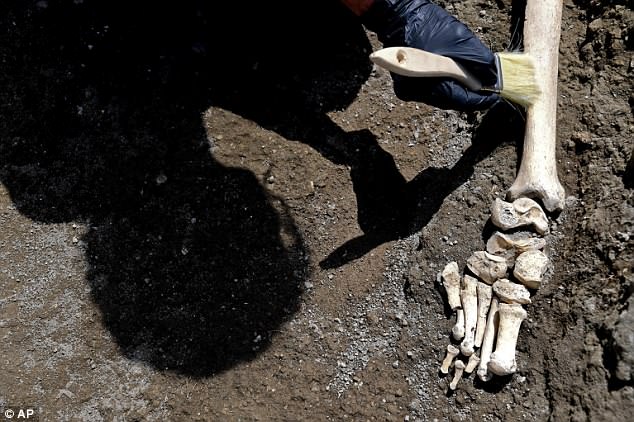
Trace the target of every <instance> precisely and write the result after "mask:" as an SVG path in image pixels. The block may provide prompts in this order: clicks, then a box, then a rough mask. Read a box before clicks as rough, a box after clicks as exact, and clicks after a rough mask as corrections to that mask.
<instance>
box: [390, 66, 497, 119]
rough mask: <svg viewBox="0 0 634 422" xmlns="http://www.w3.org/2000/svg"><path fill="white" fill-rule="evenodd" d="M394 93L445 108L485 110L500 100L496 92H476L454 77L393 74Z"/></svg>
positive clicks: (406, 99) (404, 97) (404, 98)
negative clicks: (419, 76) (417, 76)
mask: <svg viewBox="0 0 634 422" xmlns="http://www.w3.org/2000/svg"><path fill="white" fill-rule="evenodd" d="M392 81H393V83H394V93H395V94H396V96H397V97H398V98H399V99H400V100H403V101H418V102H422V103H425V104H428V105H431V106H434V107H438V108H442V109H445V110H457V111H475V110H485V109H488V108H489V107H491V106H492V105H493V104H495V103H497V102H498V101H500V96H499V95H498V94H496V93H494V92H491V93H489V92H486V91H482V92H474V91H471V90H469V89H467V88H466V87H464V86H463V85H461V84H459V83H458V82H456V81H454V80H453V79H446V78H414V77H407V76H401V75H397V74H394V73H393V74H392Z"/></svg>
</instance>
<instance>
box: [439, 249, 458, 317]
mask: <svg viewBox="0 0 634 422" xmlns="http://www.w3.org/2000/svg"><path fill="white" fill-rule="evenodd" d="M442 279H443V286H445V291H446V292H447V302H449V307H450V308H451V310H452V311H455V310H456V309H458V308H461V307H462V305H461V303H460V270H459V269H458V263H456V262H455V261H453V262H450V263H449V264H447V265H446V266H445V268H444V269H443V270H442Z"/></svg>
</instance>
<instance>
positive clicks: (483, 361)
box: [478, 296, 499, 381]
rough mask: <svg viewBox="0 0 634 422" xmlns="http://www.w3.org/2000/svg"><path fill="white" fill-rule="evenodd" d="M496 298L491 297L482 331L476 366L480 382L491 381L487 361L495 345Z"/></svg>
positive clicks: (496, 327) (497, 320)
mask: <svg viewBox="0 0 634 422" xmlns="http://www.w3.org/2000/svg"><path fill="white" fill-rule="evenodd" d="M498 322H499V319H498V298H497V297H495V296H494V297H493V298H492V299H491V306H490V307H489V316H488V318H487V325H486V328H485V330H484V338H483V339H482V349H480V364H479V365H478V377H479V378H480V379H481V380H482V381H488V380H490V379H491V374H490V373H488V365H489V360H491V352H492V351H493V344H494V343H495V335H496V333H497V330H498Z"/></svg>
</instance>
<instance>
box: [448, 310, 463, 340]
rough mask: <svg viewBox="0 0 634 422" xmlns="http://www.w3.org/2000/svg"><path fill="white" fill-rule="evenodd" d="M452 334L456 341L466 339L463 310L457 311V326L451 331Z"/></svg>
mask: <svg viewBox="0 0 634 422" xmlns="http://www.w3.org/2000/svg"><path fill="white" fill-rule="evenodd" d="M451 334H452V335H453V338H454V339H455V340H462V339H463V338H464V311H463V310H462V309H457V310H456V325H454V326H453V328H452V329H451Z"/></svg>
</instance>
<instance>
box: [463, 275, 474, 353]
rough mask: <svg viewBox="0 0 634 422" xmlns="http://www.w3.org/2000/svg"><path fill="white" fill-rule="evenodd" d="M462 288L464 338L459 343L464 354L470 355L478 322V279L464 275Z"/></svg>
mask: <svg viewBox="0 0 634 422" xmlns="http://www.w3.org/2000/svg"><path fill="white" fill-rule="evenodd" d="M463 283H464V288H463V289H462V290H461V291H460V299H461V300H462V309H463V311H464V319H465V323H464V332H465V334H464V339H463V340H462V343H460V351H461V352H462V354H463V355H465V356H470V355H471V354H472V353H473V351H474V349H473V347H474V345H475V331H476V325H477V323H478V294H477V285H478V280H476V279H475V278H473V277H471V276H469V275H465V276H464V279H463Z"/></svg>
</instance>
